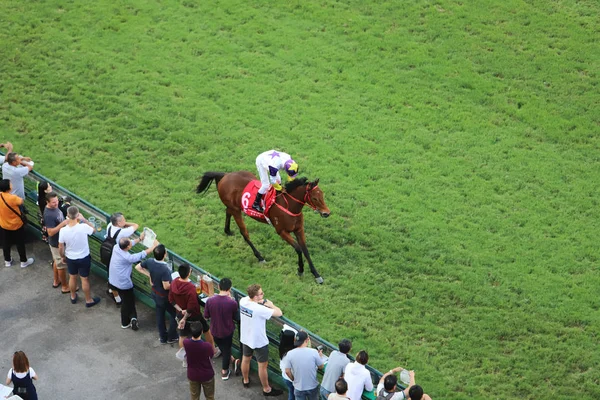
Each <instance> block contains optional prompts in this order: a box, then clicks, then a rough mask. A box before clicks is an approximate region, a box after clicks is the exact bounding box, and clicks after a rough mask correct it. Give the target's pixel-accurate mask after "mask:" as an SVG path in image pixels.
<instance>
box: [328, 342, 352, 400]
mask: <svg viewBox="0 0 600 400" xmlns="http://www.w3.org/2000/svg"><path fill="white" fill-rule="evenodd" d="M338 348H339V349H340V350H339V351H337V350H334V351H332V352H331V354H330V355H329V361H327V368H325V374H324V375H323V381H322V382H321V400H327V398H328V397H329V394H330V393H333V392H335V383H336V382H337V380H338V379H339V378H340V377H343V376H344V369H345V368H346V365H348V364H349V363H350V359H349V358H348V353H349V352H350V350H352V342H351V341H350V340H348V339H342V340H340V343H339V344H338Z"/></svg>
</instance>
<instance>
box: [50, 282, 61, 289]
mask: <svg viewBox="0 0 600 400" xmlns="http://www.w3.org/2000/svg"><path fill="white" fill-rule="evenodd" d="M60 285H61V283H60V282H58V283H57V284H56V285H55V284H54V283H53V284H52V287H53V288H54V289H56V288H57V287H59V286H60Z"/></svg>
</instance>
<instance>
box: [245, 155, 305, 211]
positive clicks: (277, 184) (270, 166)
mask: <svg viewBox="0 0 600 400" xmlns="http://www.w3.org/2000/svg"><path fill="white" fill-rule="evenodd" d="M256 168H257V169H258V176H259V177H260V183H262V186H261V187H260V189H258V193H257V195H256V199H255V200H254V204H252V208H253V209H254V210H256V211H259V212H263V211H264V210H263V209H262V207H261V204H260V201H261V200H262V197H263V196H264V194H265V193H267V190H269V186H270V185H273V187H274V188H275V189H276V190H278V191H281V177H280V176H279V171H280V170H282V169H283V170H285V172H286V173H287V175H288V180H289V181H292V180H294V178H295V177H296V175H298V164H297V163H296V161H294V160H292V157H291V156H290V155H289V154H286V153H283V152H280V151H276V150H269V151H265V152H264V153H262V154H260V155H259V156H258V157H256Z"/></svg>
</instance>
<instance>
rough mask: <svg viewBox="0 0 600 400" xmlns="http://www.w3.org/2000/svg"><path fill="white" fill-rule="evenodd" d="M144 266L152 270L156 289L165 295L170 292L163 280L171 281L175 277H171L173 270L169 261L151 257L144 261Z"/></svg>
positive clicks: (153, 284)
mask: <svg viewBox="0 0 600 400" xmlns="http://www.w3.org/2000/svg"><path fill="white" fill-rule="evenodd" d="M142 268H144V269H147V270H148V272H150V278H152V287H153V288H154V290H155V291H156V292H157V293H159V294H161V295H163V296H167V295H168V294H169V292H168V291H166V290H165V288H164V287H163V282H169V283H170V282H171V281H172V280H173V278H171V270H170V269H169V266H168V265H167V263H166V262H164V261H156V260H155V259H154V258H150V259H148V260H144V261H143V262H142Z"/></svg>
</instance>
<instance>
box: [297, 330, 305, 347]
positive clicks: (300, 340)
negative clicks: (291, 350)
mask: <svg viewBox="0 0 600 400" xmlns="http://www.w3.org/2000/svg"><path fill="white" fill-rule="evenodd" d="M306 339H308V333H306V332H304V331H300V332H298V333H296V339H295V340H294V346H295V347H299V346H302V344H304V342H306Z"/></svg>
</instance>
